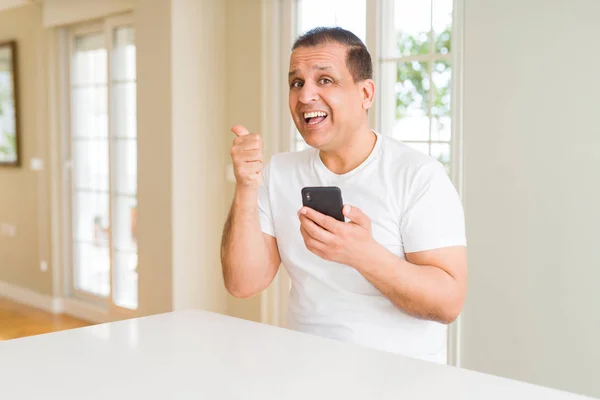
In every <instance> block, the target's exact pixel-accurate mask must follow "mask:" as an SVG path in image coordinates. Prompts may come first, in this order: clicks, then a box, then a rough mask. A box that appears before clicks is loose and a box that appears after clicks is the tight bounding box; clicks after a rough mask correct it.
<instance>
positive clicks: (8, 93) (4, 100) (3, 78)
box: [0, 40, 21, 167]
mask: <svg viewBox="0 0 600 400" xmlns="http://www.w3.org/2000/svg"><path fill="white" fill-rule="evenodd" d="M17 65H18V63H17V42H16V41H15V40H9V41H0V167H19V166H20V165H21V157H20V153H21V149H20V140H19V139H20V132H19V127H20V120H19V86H18V81H19V80H18V67H17Z"/></svg>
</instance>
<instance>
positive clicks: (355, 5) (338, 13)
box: [298, 0, 367, 43]
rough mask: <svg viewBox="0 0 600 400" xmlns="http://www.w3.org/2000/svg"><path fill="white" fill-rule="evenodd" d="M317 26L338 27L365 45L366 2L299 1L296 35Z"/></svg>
mask: <svg viewBox="0 0 600 400" xmlns="http://www.w3.org/2000/svg"><path fill="white" fill-rule="evenodd" d="M318 26H340V27H342V28H344V29H346V30H349V31H351V32H352V33H354V34H355V35H356V36H358V37H359V38H360V39H361V40H362V41H363V43H365V40H366V36H367V35H366V33H367V4H366V0H328V1H323V0H299V1H298V35H300V34H302V33H306V32H307V31H309V30H311V29H312V28H316V27H318Z"/></svg>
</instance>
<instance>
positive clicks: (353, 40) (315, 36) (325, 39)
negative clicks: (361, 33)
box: [292, 27, 373, 82]
mask: <svg viewBox="0 0 600 400" xmlns="http://www.w3.org/2000/svg"><path fill="white" fill-rule="evenodd" d="M327 43H338V44H341V45H343V46H345V47H346V48H347V50H348V51H347V53H346V65H347V66H348V70H349V71H350V74H351V75H352V78H353V79H354V82H360V81H363V80H365V79H373V64H372V63H371V54H369V51H368V50H367V46H365V44H364V43H363V42H362V40H360V39H359V38H358V36H356V35H355V34H354V33H352V32H350V31H347V30H345V29H343V28H340V27H333V28H331V27H319V28H314V29H311V30H310V31H308V32H306V33H305V34H304V35H302V36H300V37H299V38H298V39H296V42H294V46H293V47H292V51H294V50H296V49H297V48H298V47H315V46H319V45H322V44H327Z"/></svg>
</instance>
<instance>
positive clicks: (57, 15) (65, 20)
mask: <svg viewBox="0 0 600 400" xmlns="http://www.w3.org/2000/svg"><path fill="white" fill-rule="evenodd" d="M134 3H135V0H110V1H106V0H75V1H74V0H43V8H44V14H43V21H44V26H46V27H49V26H61V25H67V24H73V23H79V22H82V21H87V20H90V19H95V18H98V16H106V15H110V14H117V13H123V12H127V11H131V9H132V7H133V4H134Z"/></svg>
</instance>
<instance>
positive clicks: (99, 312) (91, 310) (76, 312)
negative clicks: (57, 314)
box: [62, 298, 113, 324]
mask: <svg viewBox="0 0 600 400" xmlns="http://www.w3.org/2000/svg"><path fill="white" fill-rule="evenodd" d="M62 301H63V310H64V313H65V314H68V315H70V316H72V317H75V318H79V319H82V320H84V321H88V322H92V323H95V324H103V323H105V322H112V321H113V319H112V318H111V317H110V313H109V312H108V310H107V309H105V308H102V307H100V306H96V305H93V304H89V303H86V302H85V301H82V300H78V299H73V298H67V299H63V300H62Z"/></svg>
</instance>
